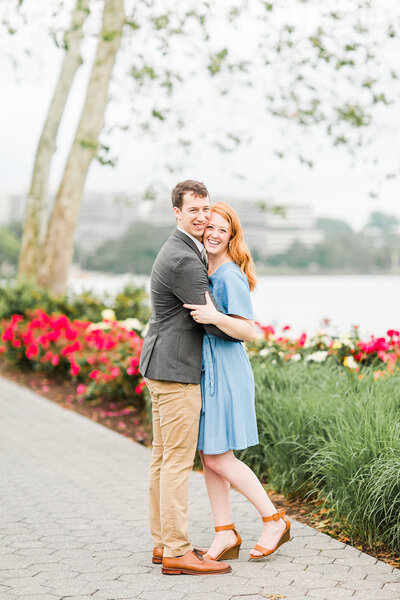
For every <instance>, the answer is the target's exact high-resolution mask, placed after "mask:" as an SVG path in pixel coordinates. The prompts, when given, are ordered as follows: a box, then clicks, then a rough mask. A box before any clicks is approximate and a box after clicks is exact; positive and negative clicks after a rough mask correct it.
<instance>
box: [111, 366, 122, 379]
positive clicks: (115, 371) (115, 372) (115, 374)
mask: <svg viewBox="0 0 400 600" xmlns="http://www.w3.org/2000/svg"><path fill="white" fill-rule="evenodd" d="M119 372H120V371H119V367H113V368H112V369H111V375H112V377H118V375H119Z"/></svg>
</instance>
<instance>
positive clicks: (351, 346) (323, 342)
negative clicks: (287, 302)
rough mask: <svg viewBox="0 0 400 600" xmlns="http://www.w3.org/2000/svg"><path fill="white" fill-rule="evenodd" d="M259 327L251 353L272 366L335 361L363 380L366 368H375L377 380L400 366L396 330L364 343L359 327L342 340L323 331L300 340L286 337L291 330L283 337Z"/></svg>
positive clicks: (399, 342)
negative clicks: (357, 374)
mask: <svg viewBox="0 0 400 600" xmlns="http://www.w3.org/2000/svg"><path fill="white" fill-rule="evenodd" d="M257 326H258V327H259V329H260V331H261V332H262V335H261V336H260V337H258V338H257V340H256V341H255V342H254V343H253V344H249V345H248V352H249V354H250V356H259V357H262V358H263V359H265V360H270V361H272V364H280V363H283V362H288V361H292V362H299V361H303V362H306V363H310V362H315V363H324V362H325V361H329V362H332V361H333V362H334V363H336V364H338V365H340V366H342V367H344V369H345V370H348V371H354V372H355V373H359V377H360V378H362V377H363V374H362V369H363V367H372V368H373V371H374V379H379V377H382V376H384V375H390V374H393V373H394V372H395V370H396V368H397V369H398V368H399V366H400V332H399V331H398V330H395V329H389V330H388V331H387V334H386V337H378V338H377V337H376V336H374V335H371V336H370V339H369V340H366V341H365V340H362V339H361V338H360V336H359V332H358V327H353V330H352V331H351V332H350V333H348V334H347V335H341V336H329V335H328V334H327V333H326V332H325V331H323V330H320V331H318V332H317V333H316V334H315V335H313V336H307V334H306V333H302V334H301V335H300V336H299V337H298V338H291V337H289V336H288V335H287V332H288V331H289V330H290V327H289V326H286V327H284V328H283V330H282V333H281V334H280V335H277V334H276V332H275V330H274V328H273V327H271V326H270V325H267V326H264V325H261V324H260V323H257Z"/></svg>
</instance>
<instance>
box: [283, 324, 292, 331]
mask: <svg viewBox="0 0 400 600" xmlns="http://www.w3.org/2000/svg"><path fill="white" fill-rule="evenodd" d="M288 329H291V327H290V325H285V327H284V328H283V329H282V331H288Z"/></svg>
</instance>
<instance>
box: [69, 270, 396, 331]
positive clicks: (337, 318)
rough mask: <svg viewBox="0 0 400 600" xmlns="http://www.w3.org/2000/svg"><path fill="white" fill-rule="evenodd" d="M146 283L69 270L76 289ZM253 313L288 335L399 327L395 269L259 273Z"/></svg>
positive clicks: (145, 282)
mask: <svg viewBox="0 0 400 600" xmlns="http://www.w3.org/2000/svg"><path fill="white" fill-rule="evenodd" d="M130 280H133V282H134V283H136V284H137V285H142V286H144V287H145V288H146V289H147V290H148V287H149V277H146V276H141V275H139V276H132V275H129V274H124V275H103V274H98V273H85V272H83V273H82V272H73V273H72V274H71V277H70V280H69V285H70V286H71V287H72V288H73V289H75V290H76V291H79V290H82V289H92V290H93V291H95V292H97V293H104V292H109V293H116V292H117V291H119V290H120V289H121V288H122V287H123V285H124V284H125V283H127V282H128V281H130ZM252 297H253V306H254V311H255V315H256V319H257V320H258V321H260V322H262V323H264V324H270V325H273V326H274V327H276V328H277V329H278V331H279V330H280V328H281V327H283V326H285V325H289V326H291V328H292V329H291V332H292V335H299V334H300V333H301V332H303V331H305V332H307V333H313V332H315V331H316V330H317V329H318V328H320V327H323V328H324V329H326V325H325V323H324V320H329V325H328V330H329V331H330V332H331V333H335V332H337V333H345V332H348V331H349V330H350V329H351V326H352V325H358V326H359V327H360V331H361V333H362V334H363V335H364V336H365V335H368V334H370V333H374V334H376V335H384V334H385V333H386V331H387V330H388V329H399V327H400V307H399V304H400V303H399V298H400V277H399V276H398V275H282V276H278V275H263V276H261V277H259V279H258V285H257V289H256V291H255V292H254V293H253V294H252Z"/></svg>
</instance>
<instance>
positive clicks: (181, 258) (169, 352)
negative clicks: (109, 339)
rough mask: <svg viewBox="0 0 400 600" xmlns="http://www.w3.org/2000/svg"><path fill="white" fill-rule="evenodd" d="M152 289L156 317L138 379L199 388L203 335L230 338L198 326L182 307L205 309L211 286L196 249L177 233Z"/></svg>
mask: <svg viewBox="0 0 400 600" xmlns="http://www.w3.org/2000/svg"><path fill="white" fill-rule="evenodd" d="M150 286H151V295H150V297H151V307H152V313H153V314H152V317H151V319H150V322H149V329H148V332H147V335H146V338H145V340H144V343H143V348H142V353H141V357H140V365H139V370H140V373H141V374H142V375H143V376H144V377H148V378H149V379H160V380H163V381H176V382H178V383H200V378H201V357H202V343H203V334H204V330H206V331H207V332H208V333H210V334H213V335H216V336H218V337H221V338H224V339H229V340H232V338H230V337H229V336H227V335H225V334H224V333H223V332H222V331H220V330H219V329H218V328H217V327H215V326H214V325H200V324H198V323H196V322H195V321H194V320H193V319H192V317H191V316H190V311H189V310H188V309H186V308H183V304H205V296H204V294H205V292H206V291H209V286H208V274H207V268H206V266H205V264H204V263H203V261H202V259H201V254H200V252H199V250H198V248H197V246H196V244H195V243H194V242H193V240H191V239H190V237H189V236H187V235H185V234H184V233H183V232H182V231H179V229H177V230H176V231H175V232H174V233H173V234H172V235H171V237H170V238H169V239H168V240H167V241H166V242H165V244H164V245H163V247H162V248H161V250H160V252H159V253H158V256H157V258H156V260H155V263H154V265H153V269H152V272H151V280H150ZM214 303H215V301H214Z"/></svg>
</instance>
